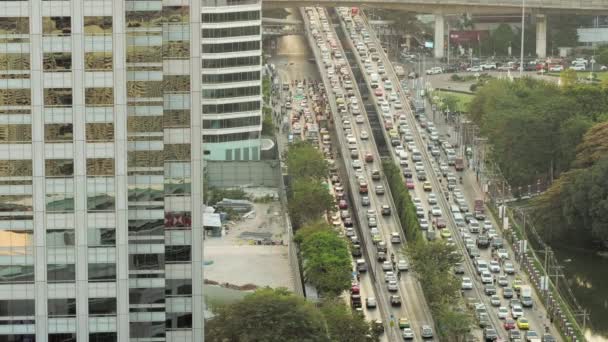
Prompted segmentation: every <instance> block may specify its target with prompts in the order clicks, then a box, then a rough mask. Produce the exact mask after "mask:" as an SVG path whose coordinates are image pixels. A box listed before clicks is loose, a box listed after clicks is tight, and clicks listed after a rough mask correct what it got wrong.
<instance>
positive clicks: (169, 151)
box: [164, 144, 190, 161]
mask: <svg viewBox="0 0 608 342" xmlns="http://www.w3.org/2000/svg"><path fill="white" fill-rule="evenodd" d="M164 152H165V160H166V161H170V160H188V161H189V160H190V144H166V145H165V150H164Z"/></svg>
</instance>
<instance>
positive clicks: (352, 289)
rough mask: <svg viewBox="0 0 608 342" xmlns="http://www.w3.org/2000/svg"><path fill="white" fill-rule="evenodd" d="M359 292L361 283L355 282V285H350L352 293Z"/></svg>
mask: <svg viewBox="0 0 608 342" xmlns="http://www.w3.org/2000/svg"><path fill="white" fill-rule="evenodd" d="M359 292H360V288H359V285H358V284H353V285H352V286H351V287H350V293H351V294H358V293H359Z"/></svg>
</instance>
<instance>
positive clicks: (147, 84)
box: [127, 81, 163, 97]
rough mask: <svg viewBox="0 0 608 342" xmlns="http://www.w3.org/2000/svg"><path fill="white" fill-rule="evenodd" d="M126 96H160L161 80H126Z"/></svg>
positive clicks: (161, 89) (161, 92) (161, 91)
mask: <svg viewBox="0 0 608 342" xmlns="http://www.w3.org/2000/svg"><path fill="white" fill-rule="evenodd" d="M127 96H128V97H162V96H163V81H127Z"/></svg>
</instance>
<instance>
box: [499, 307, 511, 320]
mask: <svg viewBox="0 0 608 342" xmlns="http://www.w3.org/2000/svg"><path fill="white" fill-rule="evenodd" d="M496 313H497V315H498V319H507V317H509V309H507V308H506V307H505V306H501V307H499V308H498V310H497V311H496Z"/></svg>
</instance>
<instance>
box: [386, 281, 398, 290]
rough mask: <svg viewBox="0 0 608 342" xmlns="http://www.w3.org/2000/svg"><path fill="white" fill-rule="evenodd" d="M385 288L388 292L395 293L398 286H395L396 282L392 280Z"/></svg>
mask: <svg viewBox="0 0 608 342" xmlns="http://www.w3.org/2000/svg"><path fill="white" fill-rule="evenodd" d="M386 287H387V288H388V290H389V291H390V292H396V291H397V290H399V285H397V282H396V281H394V280H392V281H389V282H388V284H387V285H386Z"/></svg>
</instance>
